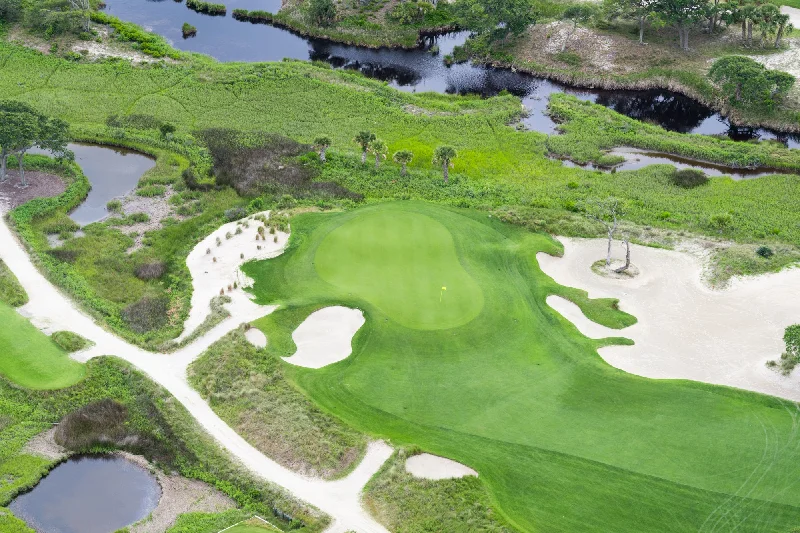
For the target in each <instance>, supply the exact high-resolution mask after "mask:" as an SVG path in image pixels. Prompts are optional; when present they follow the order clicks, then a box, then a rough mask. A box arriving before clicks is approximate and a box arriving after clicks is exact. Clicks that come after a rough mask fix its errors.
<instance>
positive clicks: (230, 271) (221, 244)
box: [177, 211, 289, 341]
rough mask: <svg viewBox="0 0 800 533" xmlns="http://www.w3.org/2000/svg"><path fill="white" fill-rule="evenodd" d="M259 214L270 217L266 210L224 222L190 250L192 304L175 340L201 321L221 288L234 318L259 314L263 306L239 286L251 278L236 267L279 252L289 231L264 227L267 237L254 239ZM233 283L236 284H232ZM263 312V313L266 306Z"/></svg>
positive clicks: (188, 332)
mask: <svg viewBox="0 0 800 533" xmlns="http://www.w3.org/2000/svg"><path fill="white" fill-rule="evenodd" d="M259 215H264V216H266V217H269V211H264V212H263V213H258V214H257V215H253V216H251V217H248V218H245V219H242V220H237V221H236V222H229V223H227V224H224V225H223V226H221V227H220V228H219V229H217V230H216V231H214V232H213V233H212V234H211V235H209V236H208V237H206V238H205V239H203V240H202V241H200V242H199V243H198V244H197V246H195V247H194V249H193V250H192V251H191V252H190V253H189V256H188V257H187V258H186V265H187V266H188V267H189V272H190V273H191V275H192V288H193V291H192V308H191V311H190V312H189V318H187V319H186V322H185V323H184V330H183V333H182V334H181V336H180V337H178V339H177V340H178V341H180V340H183V339H184V338H185V337H187V336H188V335H190V334H191V332H192V331H194V330H195V328H197V326H199V325H200V324H201V323H202V322H203V320H204V319H205V318H206V315H208V312H209V311H208V304H209V302H210V301H211V298H213V297H214V296H217V295H219V293H220V290H224V291H225V294H227V295H228V296H230V297H231V303H229V304H227V305H226V307H227V309H228V310H229V311H230V313H231V315H232V316H233V317H234V318H236V317H237V316H239V317H245V316H253V315H256V316H257V315H258V309H259V308H260V307H262V306H258V305H256V304H254V303H253V302H252V301H251V300H250V294H249V293H247V292H245V291H243V290H242V288H246V287H249V286H251V285H252V283H253V280H251V279H250V278H248V277H247V276H246V275H245V274H244V273H243V272H242V271H241V269H240V268H239V267H240V266H241V265H242V264H244V263H246V262H247V261H252V260H254V259H256V260H257V259H269V258H270V257H275V256H277V255H280V254H281V253H282V252H283V249H284V248H285V247H286V242H287V241H288V239H289V234H288V233H282V232H280V231H279V232H277V233H276V234H274V235H270V234H269V231H265V232H264V233H265V236H266V239H259V240H256V235H257V234H258V228H259V227H261V226H263V225H264V224H263V223H262V222H260V221H258V220H255V219H254V217H256V216H259ZM237 232H238V233H237ZM276 237H277V240H276ZM234 285H235V286H236V288H233V287H234ZM229 287H230V288H231V290H229ZM262 314H266V310H265V312H264V313H262Z"/></svg>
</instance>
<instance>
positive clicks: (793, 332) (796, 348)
mask: <svg viewBox="0 0 800 533" xmlns="http://www.w3.org/2000/svg"><path fill="white" fill-rule="evenodd" d="M783 342H784V343H785V344H786V351H785V352H783V353H782V354H781V358H780V359H779V360H777V361H768V362H767V366H768V367H769V368H774V369H775V370H777V371H779V372H780V373H781V374H783V375H784V376H788V375H789V374H791V373H792V370H794V368H795V367H796V366H797V365H800V324H795V325H793V326H789V327H788V328H786V331H785V332H784V334H783Z"/></svg>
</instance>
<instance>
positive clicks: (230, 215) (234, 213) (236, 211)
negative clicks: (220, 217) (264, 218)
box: [225, 207, 247, 222]
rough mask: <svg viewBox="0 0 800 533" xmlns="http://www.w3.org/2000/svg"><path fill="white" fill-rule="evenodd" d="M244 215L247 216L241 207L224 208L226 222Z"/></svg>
mask: <svg viewBox="0 0 800 533" xmlns="http://www.w3.org/2000/svg"><path fill="white" fill-rule="evenodd" d="M245 216H247V211H246V210H245V209H244V208H243V207H233V208H231V209H226V210H225V219H226V220H227V221H228V222H233V221H234V220H239V219H240V218H244V217H245Z"/></svg>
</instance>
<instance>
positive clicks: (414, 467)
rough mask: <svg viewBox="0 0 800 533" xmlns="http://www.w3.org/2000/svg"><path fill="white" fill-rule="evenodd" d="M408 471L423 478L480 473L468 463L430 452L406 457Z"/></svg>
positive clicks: (442, 477)
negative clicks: (463, 463)
mask: <svg viewBox="0 0 800 533" xmlns="http://www.w3.org/2000/svg"><path fill="white" fill-rule="evenodd" d="M406 472H408V473H409V474H411V475H412V476H414V477H418V478H422V479H452V478H456V477H464V476H477V475H478V473H477V472H476V471H474V470H473V469H471V468H470V467H468V466H466V465H462V464H461V463H457V462H455V461H452V460H450V459H446V458H444V457H439V456H438V455H431V454H429V453H421V454H419V455H413V456H411V457H409V458H408V459H406Z"/></svg>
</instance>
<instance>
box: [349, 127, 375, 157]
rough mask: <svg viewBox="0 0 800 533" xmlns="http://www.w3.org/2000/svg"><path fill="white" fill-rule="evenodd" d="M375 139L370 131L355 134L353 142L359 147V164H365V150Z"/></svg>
mask: <svg viewBox="0 0 800 533" xmlns="http://www.w3.org/2000/svg"><path fill="white" fill-rule="evenodd" d="M376 138H377V137H375V134H374V133H372V132H371V131H359V132H358V134H356V136H355V138H354V139H353V142H354V143H356V144H358V145H359V146H360V147H361V163H362V164H363V163H366V162H367V148H369V143H371V142H372V141H374V140H375V139H376Z"/></svg>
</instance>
